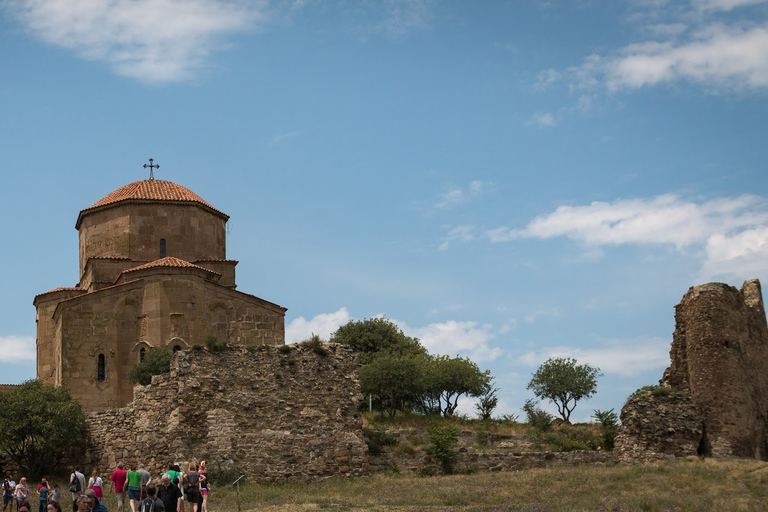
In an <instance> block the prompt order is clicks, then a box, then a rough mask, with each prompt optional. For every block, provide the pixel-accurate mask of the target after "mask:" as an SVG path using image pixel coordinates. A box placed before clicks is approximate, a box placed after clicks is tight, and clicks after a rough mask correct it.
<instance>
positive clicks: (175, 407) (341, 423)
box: [86, 343, 368, 481]
mask: <svg viewBox="0 0 768 512" xmlns="http://www.w3.org/2000/svg"><path fill="white" fill-rule="evenodd" d="M361 401H362V395H361V393H360V384H359V381H358V379H357V358H356V357H355V355H354V353H353V352H352V351H351V350H350V349H349V348H347V347H344V346H342V345H337V344H327V343H326V344H315V345H311V344H296V345H285V346H282V347H278V348H275V347H272V346H268V345H263V346H260V347H258V348H257V347H255V346H252V347H245V346H233V347H229V348H228V349H225V350H223V351H221V352H210V351H208V350H206V349H203V348H201V347H195V348H192V349H189V350H183V351H180V352H178V353H177V354H176V355H175V356H174V358H173V362H172V364H171V374H170V375H161V376H155V377H153V379H152V383H151V384H149V385H147V386H137V387H136V388H135V389H134V399H133V401H132V402H131V403H129V404H128V405H127V406H126V407H123V408H120V409H114V410H106V411H101V412H94V413H91V414H89V416H88V424H89V443H88V444H89V448H88V454H87V455H88V456H87V460H88V461H90V462H89V463H88V464H86V465H87V466H89V467H99V468H102V469H103V470H107V469H111V468H114V467H115V465H116V464H117V462H119V461H123V462H125V463H126V464H130V463H134V462H135V463H144V464H145V465H146V467H147V469H148V470H149V471H150V472H151V473H153V474H159V473H162V472H164V471H165V470H166V469H167V468H168V464H170V463H173V462H185V461H200V460H205V461H207V463H208V467H209V468H210V469H212V470H214V471H215V470H233V471H234V470H237V471H242V472H244V473H247V474H248V475H249V478H253V479H256V480H261V481H274V480H283V479H309V478H319V477H325V476H331V475H357V474H362V473H365V472H367V471H368V448H367V446H366V444H365V441H364V438H363V432H362V419H361V417H360V414H359V412H358V408H359V406H360V403H361Z"/></svg>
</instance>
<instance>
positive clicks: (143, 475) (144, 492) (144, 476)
mask: <svg viewBox="0 0 768 512" xmlns="http://www.w3.org/2000/svg"><path fill="white" fill-rule="evenodd" d="M139 473H140V474H141V499H142V500H143V499H145V498H146V497H147V484H149V481H150V480H152V475H150V474H149V471H147V470H146V469H144V464H139Z"/></svg>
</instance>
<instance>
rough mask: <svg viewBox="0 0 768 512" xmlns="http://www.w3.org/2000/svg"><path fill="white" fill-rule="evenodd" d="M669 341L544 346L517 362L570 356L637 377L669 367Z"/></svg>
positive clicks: (537, 362)
mask: <svg viewBox="0 0 768 512" xmlns="http://www.w3.org/2000/svg"><path fill="white" fill-rule="evenodd" d="M669 344H670V340H667V339H663V338H655V337H651V338H640V339H631V340H609V341H606V342H604V343H603V346H601V347H597V348H591V349H582V348H574V347H563V346H560V347H545V348H542V349H539V350H537V351H532V352H527V353H525V354H523V355H521V356H520V357H518V358H517V359H516V362H517V364H521V365H525V366H528V367H531V368H536V367H538V366H539V365H540V364H541V363H543V362H544V361H546V360H547V359H549V358H550V357H571V358H573V359H576V360H577V361H578V362H579V363H589V364H590V365H592V366H596V367H598V368H600V370H601V371H603V372H604V373H614V374H620V375H624V376H636V375H639V374H641V373H643V372H648V371H653V370H662V369H664V368H665V367H667V366H669Z"/></svg>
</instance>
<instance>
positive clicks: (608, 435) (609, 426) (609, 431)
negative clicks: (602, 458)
mask: <svg viewBox="0 0 768 512" xmlns="http://www.w3.org/2000/svg"><path fill="white" fill-rule="evenodd" d="M593 416H594V417H595V418H596V419H597V421H598V423H600V425H601V426H602V427H603V435H602V438H603V448H605V449H606V450H613V445H614V441H615V439H616V432H617V431H618V429H619V416H618V414H616V413H615V412H613V409H610V410H608V411H601V410H600V409H595V412H594V413H593Z"/></svg>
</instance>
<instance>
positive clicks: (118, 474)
mask: <svg viewBox="0 0 768 512" xmlns="http://www.w3.org/2000/svg"><path fill="white" fill-rule="evenodd" d="M109 480H110V482H111V483H112V491H113V492H114V494H115V500H116V502H117V512H125V501H126V500H125V496H126V494H127V495H128V502H129V504H130V507H131V510H130V512H160V511H165V512H185V511H184V500H185V499H186V501H187V502H188V504H189V508H190V510H189V511H188V512H208V493H209V486H208V477H207V475H206V468H205V461H202V462H200V465H199V466H197V465H196V464H194V463H191V464H189V466H188V471H186V472H185V473H182V472H181V468H180V467H179V465H178V464H171V465H170V466H169V469H168V471H166V472H165V473H163V475H162V476H160V478H154V479H153V478H152V475H150V473H149V472H148V471H147V470H146V469H145V468H144V464H138V465H136V464H133V465H131V467H130V468H129V469H128V470H126V469H125V468H124V467H123V463H122V462H120V463H118V464H117V469H115V470H114V471H113V472H112V474H111V475H110V477H109ZM68 489H69V492H70V493H71V495H72V509H73V512H108V510H107V507H106V506H105V505H104V503H102V501H101V500H102V498H103V497H104V481H103V479H102V478H101V477H100V476H99V475H98V472H97V471H94V472H93V474H92V475H91V477H90V478H89V479H88V482H87V484H86V482H85V475H84V474H83V473H82V472H81V470H80V468H79V467H75V468H74V471H72V474H71V475H70V477H69V488H68ZM37 497H38V501H39V508H38V512H63V511H62V508H61V504H60V503H59V498H60V493H59V486H58V485H54V486H53V487H51V485H50V484H49V483H48V481H47V480H46V479H45V478H43V479H42V481H41V482H40V485H39V486H38V487H37ZM29 500H30V488H29V486H28V484H27V479H26V478H25V477H22V478H21V480H19V483H18V484H17V483H16V482H15V481H14V480H13V475H12V474H11V473H8V475H7V476H6V478H5V480H4V481H3V511H2V512H14V507H13V505H14V503H15V504H16V512H32V505H30V502H29Z"/></svg>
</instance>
